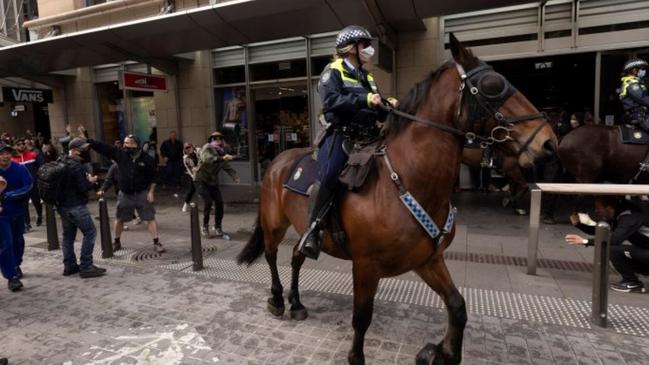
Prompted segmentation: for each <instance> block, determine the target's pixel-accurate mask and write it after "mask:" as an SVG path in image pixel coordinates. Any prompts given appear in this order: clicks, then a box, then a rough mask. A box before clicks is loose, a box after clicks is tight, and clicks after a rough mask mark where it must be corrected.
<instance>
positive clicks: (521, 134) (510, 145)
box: [450, 34, 557, 167]
mask: <svg viewBox="0 0 649 365" xmlns="http://www.w3.org/2000/svg"><path fill="white" fill-rule="evenodd" d="M450 46H451V53H452V55H453V59H454V61H455V63H456V68H457V72H458V73H459V75H460V78H461V85H460V95H461V96H460V98H459V99H458V104H457V111H458V113H457V117H458V119H457V123H458V127H460V128H461V129H462V130H464V131H469V132H470V133H469V134H468V135H467V138H469V139H470V138H472V137H475V138H477V140H479V141H480V142H481V143H482V144H483V145H484V146H486V145H489V144H492V145H493V146H494V147H495V148H497V149H499V150H501V151H502V152H504V153H505V154H508V155H512V156H516V157H518V163H519V165H521V166H522V167H529V166H531V165H532V164H533V163H534V161H535V160H537V159H540V158H543V157H547V156H548V155H550V154H553V153H555V151H556V150H557V137H556V136H555V134H554V132H553V131H552V127H551V125H550V124H549V123H548V122H547V120H546V119H547V118H546V116H545V115H544V114H542V113H539V111H538V110H537V109H536V108H535V107H534V105H532V103H530V101H529V100H527V98H526V97H525V95H523V94H522V93H521V92H519V91H518V90H516V88H515V87H514V86H512V85H511V84H510V83H509V81H508V80H507V79H506V78H505V77H503V76H502V75H501V74H499V73H497V72H495V71H494V70H493V68H492V67H491V66H489V65H487V64H486V63H484V62H483V61H480V60H479V59H478V58H477V57H475V56H474V55H473V53H472V52H471V51H470V50H468V49H466V48H465V47H464V46H463V45H462V44H461V43H460V42H459V41H458V40H457V38H455V36H454V35H453V34H451V35H450Z"/></svg>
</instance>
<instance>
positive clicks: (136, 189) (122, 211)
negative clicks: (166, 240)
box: [88, 134, 165, 253]
mask: <svg viewBox="0 0 649 365" xmlns="http://www.w3.org/2000/svg"><path fill="white" fill-rule="evenodd" d="M88 143H89V144H90V148H92V149H93V150H95V151H96V152H98V153H100V154H102V155H103V156H105V157H107V158H109V159H111V160H114V161H115V162H117V168H118V173H119V183H118V184H119V194H118V195H117V214H116V219H115V242H114V243H113V250H115V251H118V250H121V249H122V243H121V240H120V239H121V235H122V230H123V229H124V222H128V221H130V220H132V219H133V217H134V214H133V213H134V212H135V211H136V210H137V215H138V217H140V219H141V220H143V221H147V222H148V229H149V233H151V238H152V239H153V248H154V250H155V251H156V252H158V253H163V252H165V249H164V247H163V246H162V243H160V240H159V238H158V225H157V223H156V220H155V209H154V208H153V201H154V196H155V195H154V194H155V186H156V183H155V177H156V165H155V161H154V159H153V158H152V157H151V156H149V155H148V154H147V153H145V152H144V151H143V150H142V145H141V142H140V139H139V138H138V137H137V136H135V135H132V134H130V135H128V136H126V137H125V138H124V148H121V149H120V148H117V147H115V146H111V145H108V144H105V143H102V142H99V141H94V140H88Z"/></svg>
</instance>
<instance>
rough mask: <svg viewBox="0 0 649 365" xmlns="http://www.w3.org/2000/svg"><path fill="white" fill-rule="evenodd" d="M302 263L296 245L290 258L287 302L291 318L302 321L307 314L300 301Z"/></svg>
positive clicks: (302, 256) (302, 259)
mask: <svg viewBox="0 0 649 365" xmlns="http://www.w3.org/2000/svg"><path fill="white" fill-rule="evenodd" d="M303 263H304V255H303V254H302V253H300V251H299V250H298V249H297V246H295V247H294V248H293V257H292V258H291V270H292V275H291V291H290V292H289V294H288V302H289V303H290V304H291V319H295V320H298V321H302V320H304V319H306V318H307V317H308V316H309V312H307V310H306V308H305V307H304V306H303V305H302V303H301V302H300V290H299V281H300V269H301V268H302V264H303Z"/></svg>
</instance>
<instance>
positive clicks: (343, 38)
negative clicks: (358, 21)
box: [336, 25, 372, 48]
mask: <svg viewBox="0 0 649 365" xmlns="http://www.w3.org/2000/svg"><path fill="white" fill-rule="evenodd" d="M361 40H368V41H369V40H372V34H370V32H369V31H368V30H367V29H365V28H363V27H361V26H358V25H350V26H348V27H345V28H344V29H343V30H342V31H340V33H338V36H337V37H336V48H342V47H345V46H347V45H350V44H353V43H356V42H358V41H361Z"/></svg>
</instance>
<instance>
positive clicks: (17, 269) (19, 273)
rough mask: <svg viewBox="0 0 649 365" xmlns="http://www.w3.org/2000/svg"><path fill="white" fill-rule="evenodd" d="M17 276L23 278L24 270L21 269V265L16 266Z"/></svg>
mask: <svg viewBox="0 0 649 365" xmlns="http://www.w3.org/2000/svg"><path fill="white" fill-rule="evenodd" d="M16 277H17V278H18V279H22V278H23V271H22V270H21V269H20V266H18V267H16Z"/></svg>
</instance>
